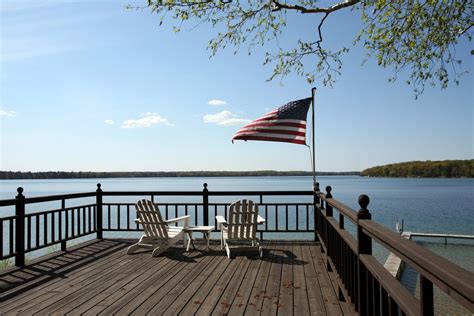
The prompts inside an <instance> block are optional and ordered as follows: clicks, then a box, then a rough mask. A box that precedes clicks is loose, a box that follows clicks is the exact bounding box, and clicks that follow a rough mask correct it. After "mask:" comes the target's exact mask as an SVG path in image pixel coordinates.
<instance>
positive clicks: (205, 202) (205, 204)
mask: <svg viewBox="0 0 474 316" xmlns="http://www.w3.org/2000/svg"><path fill="white" fill-rule="evenodd" d="M203 186H204V189H203V190H202V222H203V225H204V226H208V225H209V191H208V190H207V183H204V184H203Z"/></svg>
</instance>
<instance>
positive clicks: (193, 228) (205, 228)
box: [184, 226, 214, 232]
mask: <svg viewBox="0 0 474 316" xmlns="http://www.w3.org/2000/svg"><path fill="white" fill-rule="evenodd" d="M184 230H185V231H198V232H199V231H203V232H208V231H212V230H214V226H190V227H185V228H184Z"/></svg>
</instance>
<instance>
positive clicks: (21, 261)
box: [15, 187, 25, 267]
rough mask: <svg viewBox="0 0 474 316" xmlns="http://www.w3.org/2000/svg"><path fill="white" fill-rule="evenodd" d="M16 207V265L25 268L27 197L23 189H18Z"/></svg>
mask: <svg viewBox="0 0 474 316" xmlns="http://www.w3.org/2000/svg"><path fill="white" fill-rule="evenodd" d="M16 191H17V192H18V195H17V196H16V205H15V216H16V219H15V253H16V254H15V265H16V266H17V267H23V266H24V265H25V196H24V195H23V188H22V187H19V188H18V189H16Z"/></svg>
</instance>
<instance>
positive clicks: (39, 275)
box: [0, 240, 131, 302]
mask: <svg viewBox="0 0 474 316" xmlns="http://www.w3.org/2000/svg"><path fill="white" fill-rule="evenodd" d="M130 244H131V243H130V242H128V241H117V240H94V241H92V242H88V243H87V244H86V245H84V244H81V245H78V246H76V247H74V248H71V249H70V250H68V251H65V252H59V253H53V254H51V255H48V256H46V258H44V257H43V258H40V259H38V260H34V261H32V262H31V263H29V264H27V265H26V266H24V267H22V268H17V267H13V268H9V269H7V270H5V271H2V272H0V302H3V301H6V300H8V299H11V298H13V297H15V296H17V295H20V294H22V293H25V292H27V291H30V290H33V289H35V288H37V287H40V286H41V285H43V284H46V283H48V282H50V281H52V280H55V279H65V278H67V274H68V273H70V272H71V271H74V270H78V269H80V268H82V267H84V266H86V265H88V264H90V263H91V262H93V261H96V260H98V259H100V258H104V257H106V256H109V255H110V254H112V253H114V252H117V251H121V250H123V249H125V248H127V247H128V246H130Z"/></svg>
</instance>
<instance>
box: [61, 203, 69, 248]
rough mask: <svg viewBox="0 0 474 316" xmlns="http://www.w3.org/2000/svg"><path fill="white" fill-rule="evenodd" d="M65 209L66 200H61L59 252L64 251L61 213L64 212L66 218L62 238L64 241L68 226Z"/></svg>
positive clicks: (64, 243)
mask: <svg viewBox="0 0 474 316" xmlns="http://www.w3.org/2000/svg"><path fill="white" fill-rule="evenodd" d="M65 209H66V200H65V199H61V210H60V211H59V239H61V251H66V245H67V243H66V241H65V240H63V218H62V217H63V215H62V214H63V212H64V215H65V216H66V218H65V231H64V236H65V238H64V239H67V224H68V221H67V213H66V211H65Z"/></svg>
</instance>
